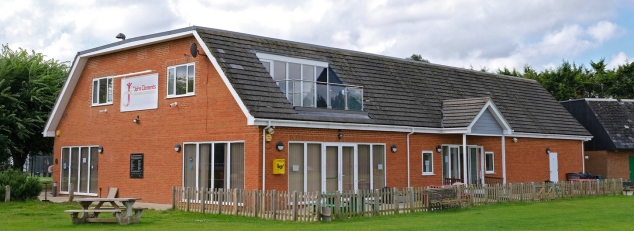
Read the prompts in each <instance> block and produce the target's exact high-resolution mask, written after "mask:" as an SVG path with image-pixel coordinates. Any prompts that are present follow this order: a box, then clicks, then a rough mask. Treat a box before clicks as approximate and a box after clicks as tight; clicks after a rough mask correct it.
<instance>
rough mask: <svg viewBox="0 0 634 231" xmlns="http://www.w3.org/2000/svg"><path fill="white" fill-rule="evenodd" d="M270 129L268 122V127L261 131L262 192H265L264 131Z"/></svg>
mask: <svg viewBox="0 0 634 231" xmlns="http://www.w3.org/2000/svg"><path fill="white" fill-rule="evenodd" d="M270 127H271V121H270V120H269V125H268V126H266V127H265V128H264V129H262V192H264V191H265V190H266V129H267V128H270Z"/></svg>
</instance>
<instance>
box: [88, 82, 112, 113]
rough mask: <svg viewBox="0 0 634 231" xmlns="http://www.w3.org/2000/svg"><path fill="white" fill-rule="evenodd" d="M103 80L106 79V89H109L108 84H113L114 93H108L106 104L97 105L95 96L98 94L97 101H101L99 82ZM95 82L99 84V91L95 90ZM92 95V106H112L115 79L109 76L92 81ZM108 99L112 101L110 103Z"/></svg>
mask: <svg viewBox="0 0 634 231" xmlns="http://www.w3.org/2000/svg"><path fill="white" fill-rule="evenodd" d="M102 79H106V89H109V88H108V86H107V84H108V82H111V84H112V91H110V92H106V102H105V103H99V102H97V103H95V101H94V99H95V94H97V101H99V93H100V92H99V84H101V83H99V80H102ZM95 82H97V89H95ZM91 87H92V94H91V95H90V96H91V97H90V102H91V105H92V106H103V105H112V103H113V101H114V78H113V77H112V76H107V77H100V78H95V79H92V86H91ZM108 95H110V97H108ZM108 99H110V101H108Z"/></svg>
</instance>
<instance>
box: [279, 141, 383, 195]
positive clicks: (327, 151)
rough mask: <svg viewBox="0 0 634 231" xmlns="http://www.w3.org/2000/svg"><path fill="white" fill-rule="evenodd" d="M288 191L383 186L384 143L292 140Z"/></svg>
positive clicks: (374, 187)
mask: <svg viewBox="0 0 634 231" xmlns="http://www.w3.org/2000/svg"><path fill="white" fill-rule="evenodd" d="M288 150H289V151H288V164H287V171H288V191H289V192H293V191H297V192H334V191H350V190H369V189H381V188H383V187H385V145H383V144H349V143H302V142H291V143H290V144H289V148H288Z"/></svg>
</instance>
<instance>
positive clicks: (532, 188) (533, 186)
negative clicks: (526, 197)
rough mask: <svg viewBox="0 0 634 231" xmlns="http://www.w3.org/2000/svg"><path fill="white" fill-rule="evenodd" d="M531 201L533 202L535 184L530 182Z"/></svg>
mask: <svg viewBox="0 0 634 231" xmlns="http://www.w3.org/2000/svg"><path fill="white" fill-rule="evenodd" d="M531 200H532V201H534V200H535V182H531Z"/></svg>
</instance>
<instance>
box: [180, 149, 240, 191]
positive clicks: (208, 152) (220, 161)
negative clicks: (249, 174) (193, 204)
mask: <svg viewBox="0 0 634 231" xmlns="http://www.w3.org/2000/svg"><path fill="white" fill-rule="evenodd" d="M183 146H184V148H183V187H191V188H207V189H225V190H226V189H244V143H243V142H209V143H185V144H184V145H183Z"/></svg>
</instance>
